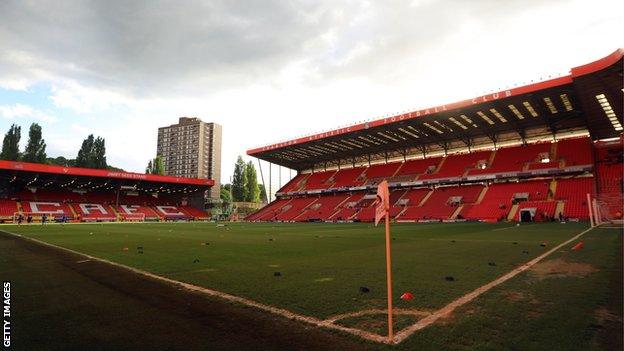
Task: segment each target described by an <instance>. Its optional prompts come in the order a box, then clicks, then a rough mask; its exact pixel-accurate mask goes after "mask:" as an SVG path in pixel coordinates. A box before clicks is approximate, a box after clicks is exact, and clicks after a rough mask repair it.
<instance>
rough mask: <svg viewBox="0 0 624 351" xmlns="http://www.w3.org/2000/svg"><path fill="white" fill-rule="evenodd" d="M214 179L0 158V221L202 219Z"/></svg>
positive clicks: (205, 216) (207, 215) (207, 216)
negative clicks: (43, 218) (205, 202)
mask: <svg viewBox="0 0 624 351" xmlns="http://www.w3.org/2000/svg"><path fill="white" fill-rule="evenodd" d="M213 184H214V182H213V181H212V180H211V179H191V178H178V177H169V176H160V175H153V174H139V173H128V172H117V171H108V170H98V169H86V168H76V167H61V166H50V165H42V164H34V163H26V162H13V161H1V160H0V185H1V186H0V222H12V221H14V220H15V219H16V218H19V217H20V215H21V217H22V218H23V219H24V221H27V220H32V221H41V219H42V217H43V215H44V214H45V215H46V216H47V218H48V219H49V220H50V221H69V222H114V221H167V220H207V219H208V218H209V214H208V213H207V212H206V211H205V210H204V193H205V191H206V190H207V189H208V188H209V187H211V186H212V185H213Z"/></svg>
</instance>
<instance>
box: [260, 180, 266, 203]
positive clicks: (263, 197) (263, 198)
mask: <svg viewBox="0 0 624 351" xmlns="http://www.w3.org/2000/svg"><path fill="white" fill-rule="evenodd" d="M258 186H259V187H260V201H261V202H264V203H266V201H267V193H266V188H265V187H264V185H262V184H258Z"/></svg>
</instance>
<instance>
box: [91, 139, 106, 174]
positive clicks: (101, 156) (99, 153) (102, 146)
mask: <svg viewBox="0 0 624 351" xmlns="http://www.w3.org/2000/svg"><path fill="white" fill-rule="evenodd" d="M106 166H107V164H106V142H105V141H104V138H102V137H97V138H96V139H95V142H94V143H93V168H98V169H106Z"/></svg>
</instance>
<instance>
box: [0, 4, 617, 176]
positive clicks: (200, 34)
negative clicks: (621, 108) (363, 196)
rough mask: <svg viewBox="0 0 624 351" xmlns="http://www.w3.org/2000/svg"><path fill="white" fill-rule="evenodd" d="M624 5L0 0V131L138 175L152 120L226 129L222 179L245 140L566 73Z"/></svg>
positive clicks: (609, 47)
mask: <svg viewBox="0 0 624 351" xmlns="http://www.w3.org/2000/svg"><path fill="white" fill-rule="evenodd" d="M623 14H624V1H621V0H613V1H599V0H592V1H587V0H579V1H564V0H551V1H545V0H539V1H532V0H518V1H516V0H506V1H500V0H479V1H477V0H474V1H466V0H455V1H446V0H444V1H436V0H413V1H386V0H384V1H357V0H344V1H342V0H327V1H324V0H318V1H306V0H303V1H271V0H262V1H254V0H245V1H209V0H205V1H156V0H154V1H134V0H131V1H108V0H107V1H104V0H102V1H86V0H80V1H58V0H54V1H52V0H51V1H45V0H41V1H28V0H15V1H12V0H3V1H0V132H2V133H4V132H6V130H7V129H8V127H9V126H10V125H11V124H12V123H17V124H20V125H22V127H23V130H24V131H25V130H26V129H27V128H28V125H30V123H32V122H38V123H40V124H41V125H42V126H43V128H44V138H45V139H46V142H47V144H48V154H49V155H50V156H61V155H62V156H66V157H75V154H76V153H77V150H78V148H79V147H80V143H81V141H82V139H84V138H85V137H86V136H87V135H88V134H89V133H94V134H96V135H100V136H103V137H105V138H106V143H107V150H108V160H109V163H110V164H112V165H116V166H119V167H122V168H124V169H126V170H129V171H143V170H144V168H145V165H146V163H147V161H148V159H150V158H151V157H154V156H155V153H156V134H157V128H158V127H159V126H164V125H169V124H172V123H175V122H176V121H177V118H178V117H179V116H198V117H201V118H202V119H203V120H204V121H214V122H217V123H220V124H222V125H223V131H224V144H223V177H222V180H223V181H228V180H229V178H230V175H231V172H232V169H233V163H234V161H235V158H236V156H237V155H241V154H244V153H245V151H246V150H247V149H249V148H253V147H258V146H262V145H264V144H269V143H273V142H277V141H281V140H284V139H291V138H294V137H297V136H301V135H305V134H310V133H313V132H320V131H323V130H327V129H334V128H335V127H340V126H344V125H348V124H352V123H354V122H359V121H362V120H366V119H371V118H377V117H381V116H383V115H385V114H390V113H395V112H400V111H404V110H408V109H414V108H423V107H428V106H433V105H437V104H441V103H448V102H453V101H456V100H460V99H464V98H470V97H473V96H477V95H481V94H482V93H485V92H489V91H493V90H500V89H504V88H507V87H511V86H515V85H522V84H526V83H529V82H530V81H532V80H533V81H535V80H539V79H544V78H548V76H551V75H552V76H557V75H562V74H565V73H566V72H567V71H568V70H569V68H571V67H574V66H578V65H581V64H584V63H588V62H590V61H593V60H595V59H598V58H601V57H603V56H606V55H607V54H609V53H611V52H612V51H614V50H615V49H616V48H618V47H624V39H623V38H624V36H622V23H624V15H623ZM23 134H25V133H23ZM23 139H26V137H25V136H24V135H23ZM23 141H24V142H25V140H23ZM286 174H288V172H284V175H286Z"/></svg>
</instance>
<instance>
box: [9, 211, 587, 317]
mask: <svg viewBox="0 0 624 351" xmlns="http://www.w3.org/2000/svg"><path fill="white" fill-rule="evenodd" d="M512 226H513V225H509V224H505V225H494V226H493V225H489V224H446V225H439V224H431V225H410V224H399V225H393V226H392V231H391V233H392V237H393V238H394V240H393V241H392V250H393V258H394V262H393V273H394V283H395V284H394V291H395V295H396V296H395V300H396V304H397V307H399V308H401V307H403V308H416V309H424V310H431V309H436V308H440V307H442V306H443V305H444V304H446V303H448V302H450V301H451V300H452V299H454V298H457V297H459V296H461V295H463V294H465V293H467V292H469V291H471V290H473V289H475V288H477V287H479V286H481V285H483V284H485V283H487V282H489V281H491V280H493V279H495V278H496V277H498V276H500V275H501V274H502V273H504V272H507V271H510V270H511V269H512V268H514V267H516V266H518V265H519V264H521V263H523V262H526V261H529V260H530V259H531V258H533V257H535V256H538V255H539V254H541V253H543V252H545V251H546V250H547V249H548V246H546V247H541V246H540V245H541V243H542V242H548V245H550V246H552V245H556V244H558V243H560V242H562V241H564V240H566V239H568V238H569V237H571V236H572V235H573V234H576V233H578V232H580V231H582V230H583V229H584V227H585V226H584V225H579V224H565V225H561V224H553V225H539V226H537V225H535V226H530V225H529V226H521V227H512ZM504 228H509V229H504ZM497 229H498V230H497ZM500 229H504V230H500ZM7 230H9V231H13V232H15V233H20V234H25V235H28V236H30V237H33V238H36V239H40V240H43V241H46V242H49V243H52V244H56V245H60V246H63V247H67V248H70V249H73V250H76V251H79V252H84V253H87V254H89V255H93V256H96V257H101V258H105V259H107V260H111V261H115V262H119V263H122V264H125V265H128V266H132V267H136V268H140V269H143V270H146V271H149V272H153V273H156V274H159V275H163V276H166V277H169V278H173V279H176V280H180V281H184V282H189V283H193V284H196V285H200V286H204V287H209V288H212V289H215V290H220V291H223V292H227V293H230V294H233V295H238V296H242V297H246V298H249V299H252V300H256V301H258V302H262V303H266V304H269V305H274V306H278V307H282V308H286V309H288V310H291V311H293V312H296V313H299V314H304V315H310V316H314V317H318V318H327V317H329V316H331V315H335V314H340V313H347V312H355V311H359V310H364V309H371V308H384V307H385V306H386V290H385V274H386V273H385V251H384V250H385V249H384V247H385V245H384V243H385V242H384V229H383V228H382V227H377V228H375V227H373V226H371V225H367V224H340V225H335V224H229V225H227V226H225V227H217V226H216V225H215V224H210V223H191V224H180V223H175V224H121V225H120V224H116V225H111V224H93V225H67V226H59V225H57V226H30V227H29V226H22V227H11V228H7ZM514 243H515V244H514ZM126 247H127V248H128V251H123V248H126ZM137 247H142V248H143V250H138V249H137ZM140 251H142V252H143V253H142V254H140V253H139V252H140ZM526 251H528V254H527V253H525V252H526ZM489 262H494V263H495V264H496V266H490V265H488V263H489ZM274 272H280V273H281V276H279V277H275V276H274ZM447 276H452V277H453V278H454V279H455V281H452V282H449V281H447V280H446V279H445V278H446V277H447ZM361 286H366V287H368V288H369V289H370V293H367V294H362V293H360V291H359V287H361ZM408 291H409V292H412V293H413V294H414V296H415V298H414V299H413V300H412V301H409V302H404V301H401V300H400V299H398V297H399V296H400V295H401V294H402V293H403V292H408Z"/></svg>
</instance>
